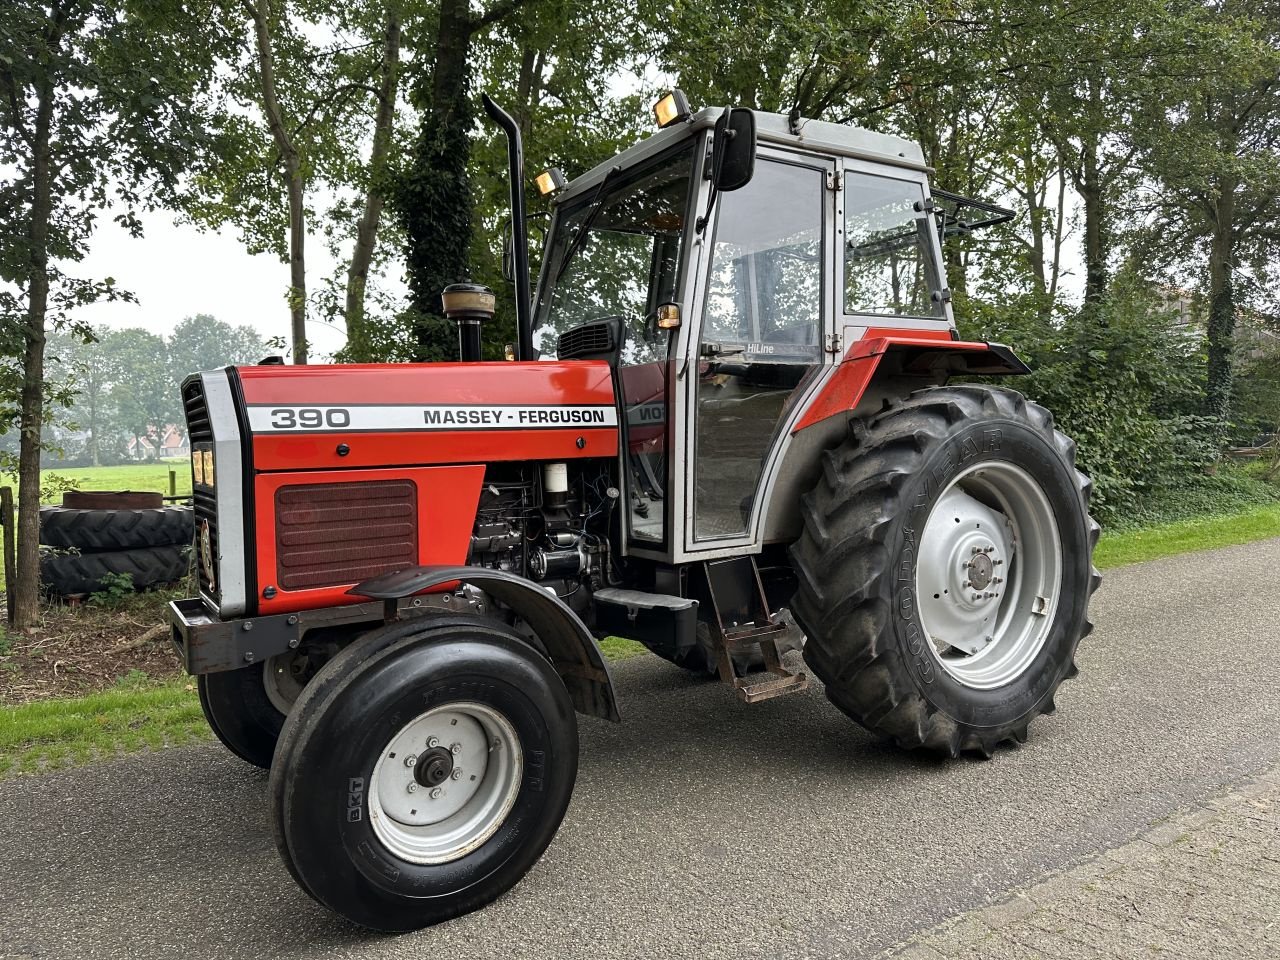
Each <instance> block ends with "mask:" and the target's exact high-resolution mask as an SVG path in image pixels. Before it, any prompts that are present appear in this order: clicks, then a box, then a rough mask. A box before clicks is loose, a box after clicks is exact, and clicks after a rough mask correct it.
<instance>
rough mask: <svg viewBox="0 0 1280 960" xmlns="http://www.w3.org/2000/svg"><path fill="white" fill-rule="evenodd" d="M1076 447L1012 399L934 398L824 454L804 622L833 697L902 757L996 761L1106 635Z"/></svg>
mask: <svg viewBox="0 0 1280 960" xmlns="http://www.w3.org/2000/svg"><path fill="white" fill-rule="evenodd" d="M1089 489H1090V484H1089V481H1088V479H1087V478H1086V477H1085V476H1084V474H1082V473H1080V472H1079V471H1078V470H1076V469H1075V444H1074V443H1072V442H1071V440H1069V439H1068V438H1067V437H1065V436H1064V435H1063V434H1061V433H1059V432H1058V431H1056V430H1054V428H1053V420H1052V418H1051V417H1050V415H1049V413H1048V412H1047V411H1046V410H1045V409H1044V408H1042V407H1040V406H1037V405H1036V404H1034V403H1029V402H1027V401H1026V400H1025V399H1024V398H1023V397H1022V396H1021V395H1020V394H1017V393H1014V392H1013V391H1011V390H1000V389H996V388H992V387H981V386H955V387H939V388H935V389H930V390H922V391H919V392H917V393H915V394H913V395H912V396H911V397H910V398H908V399H907V400H906V401H904V402H901V403H898V404H894V405H891V406H889V407H888V408H887V409H886V410H885V411H883V412H882V413H880V414H879V415H877V416H875V417H873V418H871V419H870V420H869V421H859V422H856V423H855V424H854V428H853V430H852V431H851V434H850V437H849V439H847V440H846V441H845V442H844V443H843V444H842V445H841V446H839V447H836V448H834V449H832V450H829V451H827V452H826V453H825V454H824V463H823V471H822V477H821V479H820V480H819V482H818V484H817V486H816V487H815V489H814V490H813V491H812V492H811V493H810V494H809V495H808V496H807V497H806V498H805V501H804V510H803V513H804V520H805V524H804V531H803V533H802V535H801V537H800V539H799V540H798V541H797V542H796V543H795V545H794V546H793V547H792V561H793V563H794V565H795V569H796V574H797V577H798V579H799V583H800V586H799V590H798V592H797V594H796V597H795V601H794V605H793V612H794V613H795V616H796V619H797V620H798V621H799V622H800V624H801V625H802V626H803V627H804V630H805V633H806V634H807V635H808V638H809V639H808V643H807V644H806V646H805V659H806V661H807V662H808V664H809V666H810V667H811V668H812V669H813V671H814V673H815V674H817V676H818V677H819V678H820V679H821V680H822V681H823V682H824V683H825V684H826V689H827V696H828V698H829V699H830V700H831V701H832V702H833V703H834V704H835V705H836V706H838V707H839V708H840V709H841V710H843V711H844V712H845V713H847V714H848V715H849V716H851V717H853V718H854V719H855V720H857V721H859V722H860V723H862V724H863V725H864V726H866V727H867V728H868V729H870V730H873V731H876V732H880V733H884V734H886V735H888V736H890V737H891V738H893V739H894V740H895V741H896V742H897V743H898V744H899V745H901V746H904V747H925V748H930V749H934V750H938V751H941V752H944V753H947V754H949V755H952V756H955V755H957V754H958V753H959V752H960V751H962V750H975V751H978V752H980V753H983V754H985V755H988V756H989V755H990V754H991V752H992V750H993V749H994V748H995V746H996V745H997V744H999V743H1001V742H1002V741H1005V740H1010V739H1012V740H1017V741H1019V742H1021V741H1024V740H1025V739H1026V737H1027V726H1028V724H1029V723H1030V722H1031V720H1032V719H1034V718H1035V717H1036V716H1037V715H1039V714H1041V713H1048V712H1051V711H1052V710H1053V707H1054V694H1055V692H1056V690H1057V688H1058V686H1059V685H1060V684H1061V683H1062V681H1063V680H1065V679H1067V678H1068V677H1071V676H1074V675H1075V673H1076V666H1075V660H1074V657H1075V650H1076V645H1077V644H1078V643H1079V641H1080V639H1081V638H1082V637H1084V636H1086V635H1087V634H1088V633H1089V631H1090V630H1091V629H1092V625H1091V624H1090V623H1089V620H1088V603H1089V595H1090V594H1091V593H1092V592H1093V591H1094V590H1095V589H1096V588H1097V585H1098V582H1099V580H1100V577H1099V576H1098V574H1097V571H1096V570H1094V569H1093V566H1092V564H1091V562H1090V558H1091V555H1092V552H1093V547H1094V545H1095V544H1096V542H1097V537H1098V525H1097V524H1096V523H1094V522H1093V520H1092V519H1091V518H1090V517H1089V514H1088V494H1089Z"/></svg>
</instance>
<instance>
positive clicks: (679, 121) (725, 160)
mask: <svg viewBox="0 0 1280 960" xmlns="http://www.w3.org/2000/svg"><path fill="white" fill-rule="evenodd" d="M485 106H486V109H487V110H488V112H489V114H490V116H491V117H493V119H494V120H495V121H496V122H498V123H499V124H500V125H501V126H502V127H503V128H504V130H505V131H506V135H507V138H508V145H509V152H510V162H511V194H512V231H511V232H512V235H513V241H512V243H511V245H510V248H509V253H510V257H509V259H510V260H511V261H512V263H513V269H512V270H511V273H512V278H511V279H512V280H513V281H514V294H515V302H516V312H517V325H518V337H517V342H516V343H514V344H512V346H511V347H510V348H509V351H508V359H507V360H505V361H494V362H481V360H480V331H481V327H482V325H483V324H484V323H485V322H486V321H487V320H489V319H490V318H491V317H492V316H493V312H494V295H493V294H492V293H491V292H489V291H488V290H486V289H485V288H483V287H479V286H475V285H471V284H467V283H460V284H457V285H455V286H453V287H450V288H448V289H447V290H446V291H445V294H444V298H443V299H444V308H445V311H446V313H447V315H449V316H450V317H452V318H453V319H454V320H456V321H457V324H458V335H459V344H460V352H461V362H458V363H452V362H451V363H436V364H370V365H349V366H285V365H281V364H279V363H275V364H262V365H257V366H249V367H230V368H226V369H221V370H214V371H211V372H206V373H199V374H196V375H194V376H192V377H190V378H188V379H187V380H186V382H185V383H184V384H183V387H182V393H183V400H184V403H185V408H186V418H187V424H188V426H189V430H190V436H191V447H192V465H193V474H194V491H195V518H196V519H195V523H196V555H197V561H198V562H197V568H198V580H199V592H200V596H199V597H198V598H194V599H191V600H182V601H178V602H176V603H174V604H173V605H172V624H173V637H174V641H175V643H176V645H177V646H178V649H179V651H180V654H181V656H182V658H183V661H184V664H185V667H186V669H187V670H188V671H189V672H190V673H192V674H194V675H196V676H198V677H199V690H200V700H201V703H202V705H203V707H204V712H205V715H206V716H207V717H208V720H209V724H210V726H211V727H212V728H213V730H214V732H215V733H216V734H217V736H218V737H219V738H220V739H221V740H222V742H223V743H224V744H226V746H227V747H228V748H229V749H230V750H231V751H232V752H233V753H235V754H237V755H238V756H240V757H242V758H243V759H244V760H247V761H248V762H249V763H253V764H257V765H259V766H261V767H269V768H270V770H271V774H270V786H269V803H270V816H271V820H272V823H273V824H274V831H275V839H276V845H277V847H278V848H279V851H280V855H281V856H282V857H283V859H284V862H285V864H286V865H287V866H288V868H289V870H290V871H291V872H292V874H293V876H294V878H295V879H296V880H297V882H298V883H299V885H300V886H301V887H302V888H303V889H304V890H305V891H306V892H307V893H309V894H310V895H311V896H312V897H314V898H315V899H316V900H318V901H319V902H320V903H322V904H324V905H326V906H327V907H329V908H330V909H332V910H334V911H336V912H337V913H339V914H341V915H343V916H345V917H347V918H349V919H350V920H352V921H354V922H356V923H358V924H363V925H365V926H368V927H371V928H375V929H379V930H387V931H397V930H409V929H414V928H418V927H422V926H426V925H428V924H433V923H437V922H439V921H442V920H445V919H448V918H450V917H454V916H457V915H459V914H462V913H465V912H467V911H470V910H474V909H477V908H479V907H481V906H483V905H485V904H487V903H489V902H491V901H492V900H494V899H495V898H497V897H498V896H500V895H501V894H502V893H503V892H505V891H506V890H508V889H510V888H511V887H512V886H513V885H514V884H515V883H516V882H517V881H518V880H519V879H520V878H521V877H522V876H523V875H524V874H525V872H526V871H527V870H529V868H530V867H531V866H532V865H533V863H534V862H535V861H536V860H537V859H538V857H539V856H540V855H541V854H542V853H543V851H544V850H545V849H546V847H547V845H548V844H549V843H550V842H551V839H552V837H553V836H554V835H555V832H556V830H557V828H558V827H559V825H560V822H561V819H562V818H563V817H564V814H565V809H566V807H567V805H568V803H569V797H570V794H571V792H572V790H573V787H574V780H575V777H576V775H577V766H578V730H577V723H578V721H577V715H578V714H585V715H587V716H590V717H597V718H599V719H601V720H605V721H617V720H619V719H620V718H621V717H622V716H623V713H624V710H625V704H622V703H620V702H619V698H618V696H617V691H616V689H615V687H614V683H613V680H612V678H611V675H610V671H609V664H608V662H607V661H606V660H605V658H604V657H603V656H602V655H601V651H600V648H599V647H598V646H597V642H596V641H597V638H601V637H605V636H622V637H629V638H632V639H634V640H637V641H639V642H640V643H642V644H644V645H645V646H646V647H648V649H649V650H651V651H653V653H655V654H657V655H658V656H659V657H662V658H664V659H666V660H669V661H671V662H672V663H673V664H676V665H678V666H679V667H682V668H684V669H687V670H690V671H695V672H698V673H705V674H707V675H710V676H713V677H717V678H719V680H720V681H723V683H724V684H725V685H726V686H727V687H728V688H730V689H731V690H732V691H733V695H735V696H737V697H739V698H740V699H741V700H743V701H745V702H747V703H755V702H757V701H760V700H764V699H767V698H771V697H777V696H780V695H783V694H790V693H796V692H799V691H802V690H804V689H806V687H807V685H808V683H809V677H810V675H812V676H813V677H816V678H817V679H818V680H820V681H821V683H822V685H823V687H824V689H825V692H826V695H827V697H828V698H829V699H830V700H831V702H832V703H834V704H835V705H836V707H838V708H839V709H840V710H842V711H843V712H844V713H846V714H847V715H848V716H850V717H851V718H853V719H854V720H856V721H857V722H858V723H860V724H862V725H863V726H864V727H866V728H867V729H868V730H870V731H872V732H873V733H875V734H877V735H880V736H883V737H887V738H890V739H892V740H893V741H894V742H895V743H897V744H898V745H900V746H901V747H903V748H907V749H915V748H919V749H924V750H929V751H936V752H939V753H942V754H945V755H947V756H951V757H955V756H957V755H959V754H961V753H962V752H976V753H978V754H981V755H984V756H989V755H990V754H991V753H992V751H994V750H995V749H996V747H997V746H998V745H1000V744H1002V743H1004V742H1006V741H1017V742H1018V743H1021V742H1023V741H1025V740H1026V739H1027V730H1028V726H1029V724H1030V723H1031V721H1032V720H1034V719H1035V718H1036V717H1037V716H1038V715H1040V714H1042V713H1049V712H1052V710H1053V709H1054V695H1055V692H1056V691H1057V689H1058V686H1059V684H1061V683H1062V682H1063V680H1065V679H1067V678H1069V677H1071V676H1072V675H1074V674H1075V672H1076V667H1075V663H1074V655H1075V651H1076V645H1077V643H1078V642H1079V641H1080V639H1081V638H1082V637H1084V636H1085V635H1086V634H1087V633H1088V632H1089V630H1090V624H1089V620H1088V604H1089V597H1090V594H1091V593H1092V592H1093V590H1094V589H1095V588H1096V587H1097V585H1098V580H1099V577H1098V574H1097V572H1096V571H1095V570H1094V569H1093V567H1092V565H1091V562H1090V557H1091V553H1092V549H1093V546H1094V543H1095V542H1096V540H1097V535H1098V526H1097V524H1095V523H1094V522H1093V521H1092V520H1091V519H1090V517H1089V514H1088V497H1089V489H1090V484H1089V481H1088V479H1087V478H1086V477H1085V476H1084V475H1083V474H1082V473H1080V472H1079V471H1078V470H1077V469H1076V468H1075V445H1074V444H1073V443H1072V441H1071V440H1069V439H1068V438H1067V437H1065V436H1063V435H1062V434H1061V433H1059V432H1057V431H1056V430H1055V429H1054V426H1053V419H1052V418H1051V417H1050V415H1049V413H1048V412H1047V411H1045V410H1044V409H1043V408H1041V407H1039V406H1037V405H1035V404H1034V403H1030V402H1028V401H1027V400H1025V399H1024V398H1023V397H1022V396H1021V395H1020V394H1018V393H1015V392H1014V391H1012V390H1008V389H1005V388H1002V387H997V386H989V385H987V383H988V382H989V381H990V380H991V379H993V378H998V377H1003V376H1007V375H1016V374H1021V373H1026V372H1027V368H1026V367H1025V366H1024V364H1023V363H1022V362H1021V361H1020V360H1018V358H1017V357H1016V356H1015V355H1014V354H1013V353H1012V352H1011V351H1010V350H1009V349H1008V348H1007V347H1004V346H1001V345H999V344H994V343H976V342H967V341H964V340H961V339H959V337H958V335H957V332H956V327H955V325H954V322H953V319H952V309H951V302H950V300H951V295H950V292H949V290H948V288H947V284H946V280H945V277H944V272H943V259H942V250H941V238H942V237H943V236H945V235H946V234H948V233H953V232H956V231H964V230H968V229H971V228H973V227H975V226H980V225H982V224H984V223H990V222H993V221H995V220H999V219H1001V218H1002V217H1004V216H1005V215H1006V212H1002V211H1000V210H999V208H996V207H992V206H991V205H987V204H981V203H977V202H976V201H969V200H965V199H963V198H960V197H956V196H954V195H950V194H943V193H941V192H940V191H931V190H930V187H929V179H928V174H929V169H928V168H927V167H926V165H925V164H924V161H923V156H922V154H921V151H920V150H919V148H918V147H917V146H916V145H914V144H912V143H909V142H906V141H904V140H900V139H898V138H896V137H892V136H886V135H884V134H879V133H873V132H870V131H866V130H860V129H855V128H852V127H846V126H838V125H834V124H829V123H822V122H818V121H811V120H802V119H798V118H794V117H786V116H780V115H775V114H767V113H754V112H752V111H749V110H744V109H708V110H703V111H701V112H697V113H694V112H692V111H690V109H689V108H688V106H687V104H686V102H685V100H684V98H683V96H682V95H680V94H679V93H678V92H677V93H674V94H671V95H668V96H667V97H664V98H663V100H661V101H659V103H658V105H657V108H656V112H657V114H658V119H659V122H660V130H659V132H657V133H656V134H655V135H653V136H651V137H649V138H648V139H646V140H643V141H642V142H640V143H638V144H636V145H635V146H633V147H631V148H630V149H628V150H625V151H624V152H622V153H621V154H619V155H618V156H616V157H614V158H613V159H611V160H609V161H608V162H607V163H605V164H603V165H601V166H599V167H597V168H595V169H594V170H591V171H590V172H588V173H586V174H584V175H583V176H581V177H579V178H578V179H576V180H574V181H572V182H571V183H567V184H566V183H565V182H564V178H563V177H561V176H560V175H559V173H558V172H557V171H548V172H547V173H546V174H544V175H543V176H541V177H539V178H538V182H539V186H540V188H542V189H544V190H545V191H547V192H551V193H552V200H551V204H552V217H551V222H550V227H549V230H548V233H547V240H546V244H545V248H544V251H543V256H542V262H541V267H540V274H539V277H538V282H537V286H536V289H535V290H533V291H530V275H529V267H528V263H527V260H528V245H527V240H526V227H525V214H524V192H523V178H524V173H523V169H522V168H523V160H522V153H521V146H520V140H519V133H518V128H517V126H516V125H515V123H514V122H513V121H512V120H511V118H510V117H509V116H508V115H507V114H506V113H504V112H503V111H502V110H501V109H500V108H499V107H497V106H496V105H495V104H494V103H493V102H492V101H490V100H488V98H487V97H486V98H485ZM975 378H980V379H981V380H982V381H983V383H982V385H975V384H972V383H969V384H961V383H953V382H952V381H953V380H965V379H970V380H972V379H975ZM801 645H802V649H803V666H802V665H801V663H800V662H799V657H797V656H794V655H788V654H789V653H790V652H791V651H792V650H794V648H796V647H797V646H801ZM708 695H709V696H710V695H714V694H713V693H712V692H711V688H710V686H709V688H708Z"/></svg>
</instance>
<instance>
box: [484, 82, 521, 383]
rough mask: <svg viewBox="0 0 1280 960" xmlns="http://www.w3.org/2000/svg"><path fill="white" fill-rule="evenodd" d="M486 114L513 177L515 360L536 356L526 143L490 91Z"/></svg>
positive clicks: (486, 98)
mask: <svg viewBox="0 0 1280 960" xmlns="http://www.w3.org/2000/svg"><path fill="white" fill-rule="evenodd" d="M480 99H481V101H482V102H483V103H484V110H485V113H487V114H489V116H490V118H491V119H492V120H493V121H494V123H496V124H497V125H498V126H500V127H501V128H502V129H503V131H504V132H505V133H506V135H507V159H508V161H509V163H510V167H511V170H510V177H511V246H512V248H513V250H512V253H513V255H514V259H515V263H514V267H515V275H516V359H517V360H532V359H533V306H532V299H533V298H532V293H531V292H530V290H529V228H528V225H527V224H526V223H525V212H524V146H523V144H522V143H521V140H520V125H519V124H518V123H516V121H515V118H514V117H512V116H511V114H509V113H507V111H505V110H503V109H502V108H501V107H500V106H498V105H497V104H496V103H494V102H493V99H492V98H491V97H490V96H489V95H488V94H487V93H483V94H481V95H480Z"/></svg>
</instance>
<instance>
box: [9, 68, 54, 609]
mask: <svg viewBox="0 0 1280 960" xmlns="http://www.w3.org/2000/svg"><path fill="white" fill-rule="evenodd" d="M39 97H40V105H39V107H38V108H37V113H36V123H35V131H34V142H33V147H34V150H33V151H32V152H33V157H32V161H33V162H32V167H31V223H30V226H29V227H28V229H27V264H28V265H27V322H26V329H25V330H24V331H23V332H24V333H25V335H26V346H25V350H24V352H23V358H22V400H21V404H22V407H21V411H20V424H21V427H20V437H19V441H18V558H17V559H18V572H17V584H16V585H15V587H14V591H13V617H12V619H13V625H14V626H15V627H17V628H19V629H22V628H24V627H32V626H35V625H36V624H37V623H38V622H39V620H40V440H41V435H42V431H43V428H44V345H45V314H46V312H47V310H48V306H49V218H50V216H51V214H52V210H53V169H52V167H53V157H52V153H51V149H50V130H51V128H52V121H53V97H54V92H53V86H52V84H50V83H45V84H43V85H42V86H41V89H40V93H39Z"/></svg>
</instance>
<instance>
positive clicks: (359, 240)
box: [346, 12, 400, 344]
mask: <svg viewBox="0 0 1280 960" xmlns="http://www.w3.org/2000/svg"><path fill="white" fill-rule="evenodd" d="M399 82H400V17H399V15H398V14H397V13H395V12H392V13H388V14H387V26H386V31H385V38H384V40H383V47H382V82H381V83H380V84H379V86H378V109H377V111H376V113H375V115H374V121H373V149H372V150H371V151H370V153H369V186H368V190H367V192H366V193H365V197H364V212H363V213H361V215H360V220H359V221H358V222H357V223H356V244H355V249H354V250H352V252H351V265H350V266H349V267H348V268H347V305H346V321H347V338H348V341H349V342H354V343H356V344H359V343H361V342H362V340H363V337H362V328H363V324H364V292H365V288H366V286H367V285H368V283H369V266H370V264H371V263H372V262H373V254H374V250H375V249H376V247H377V243H378V224H379V222H380V221H381V218H382V206H383V202H384V201H383V184H382V182H381V179H382V176H383V168H384V167H385V165H386V160H387V154H388V153H389V152H390V149H391V133H392V124H393V122H394V121H395V115H396V96H397V91H398V89H399Z"/></svg>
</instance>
